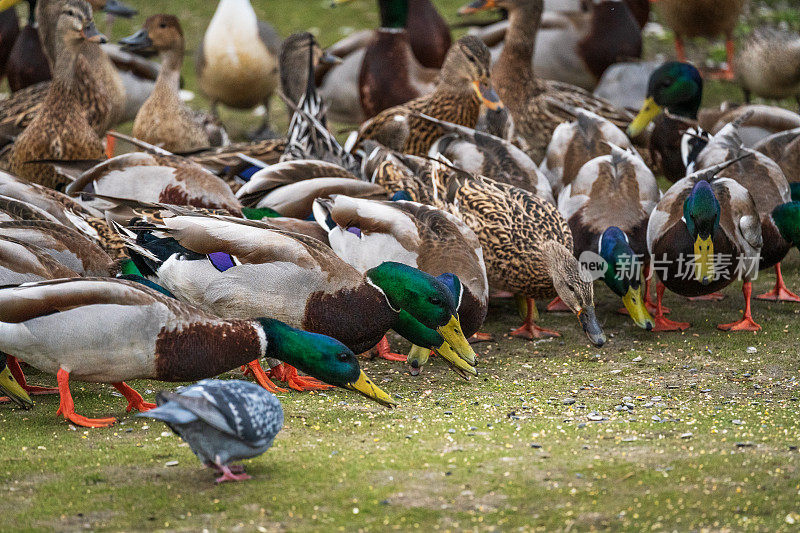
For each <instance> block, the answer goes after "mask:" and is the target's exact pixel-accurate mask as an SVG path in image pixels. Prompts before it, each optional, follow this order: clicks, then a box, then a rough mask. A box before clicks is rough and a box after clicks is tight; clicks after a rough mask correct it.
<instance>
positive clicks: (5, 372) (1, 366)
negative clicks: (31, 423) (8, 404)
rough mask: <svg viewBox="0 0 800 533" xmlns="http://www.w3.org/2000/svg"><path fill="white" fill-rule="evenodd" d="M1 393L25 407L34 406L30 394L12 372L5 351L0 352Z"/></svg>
mask: <svg viewBox="0 0 800 533" xmlns="http://www.w3.org/2000/svg"><path fill="white" fill-rule="evenodd" d="M0 393H2V394H3V395H4V396H5V397H6V398H8V399H9V400H11V401H12V402H14V403H15V404H17V405H18V406H19V407H22V408H23V409H30V408H31V407H33V400H31V397H30V395H29V394H28V393H27V391H26V390H25V389H23V388H22V386H21V385H20V384H19V383H18V382H17V380H16V379H14V376H13V374H11V371H10V370H9V367H8V364H7V362H6V354H4V353H3V352H0Z"/></svg>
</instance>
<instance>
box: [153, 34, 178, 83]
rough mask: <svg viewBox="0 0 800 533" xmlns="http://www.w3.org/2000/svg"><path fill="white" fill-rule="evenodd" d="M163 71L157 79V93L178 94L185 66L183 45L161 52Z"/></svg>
mask: <svg viewBox="0 0 800 533" xmlns="http://www.w3.org/2000/svg"><path fill="white" fill-rule="evenodd" d="M160 55H161V70H160V71H159V73H158V78H157V79H156V86H155V89H154V92H155V91H159V92H162V91H168V92H170V93H175V94H177V93H178V91H179V90H180V83H181V66H182V64H183V44H182V43H181V44H180V45H179V46H176V47H175V48H172V49H169V50H164V51H162V52H161V54H160Z"/></svg>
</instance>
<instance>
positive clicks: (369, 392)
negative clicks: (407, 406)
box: [347, 370, 397, 407]
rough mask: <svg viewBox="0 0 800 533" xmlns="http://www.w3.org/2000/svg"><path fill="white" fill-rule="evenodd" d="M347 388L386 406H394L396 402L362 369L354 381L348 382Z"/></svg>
mask: <svg viewBox="0 0 800 533" xmlns="http://www.w3.org/2000/svg"><path fill="white" fill-rule="evenodd" d="M347 388H348V389H350V390H354V391H356V392H360V393H361V394H363V395H364V396H366V397H367V398H370V399H372V400H375V401H376V402H378V403H379V404H381V405H385V406H386V407H394V406H395V405H397V402H396V401H394V400H392V397H391V396H389V395H388V394H386V393H385V392H383V390H381V388H380V387H378V386H377V385H375V384H374V383H373V382H372V380H371V379H369V378H368V377H367V375H366V374H365V373H364V371H363V370H362V371H361V374H359V376H358V380H356V381H355V382H354V383H348V384H347Z"/></svg>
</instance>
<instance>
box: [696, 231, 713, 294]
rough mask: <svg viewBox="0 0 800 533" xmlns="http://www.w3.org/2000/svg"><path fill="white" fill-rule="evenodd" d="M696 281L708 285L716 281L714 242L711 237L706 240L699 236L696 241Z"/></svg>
mask: <svg viewBox="0 0 800 533" xmlns="http://www.w3.org/2000/svg"><path fill="white" fill-rule="evenodd" d="M694 268H695V270H694V276H695V280H697V281H699V282H700V283H702V284H703V285H708V284H709V283H711V281H712V280H713V279H714V242H713V241H712V240H711V235H709V236H708V237H706V238H705V239H704V238H702V237H701V236H699V235H698V236H697V238H696V239H695V241H694Z"/></svg>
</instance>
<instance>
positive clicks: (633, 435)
mask: <svg viewBox="0 0 800 533" xmlns="http://www.w3.org/2000/svg"><path fill="white" fill-rule="evenodd" d="M132 3H133V4H135V5H136V6H137V7H139V8H140V10H141V11H142V13H143V14H152V13H157V12H160V11H172V12H175V13H176V14H177V15H178V16H179V17H180V18H181V21H182V23H183V25H184V29H185V32H186V34H187V39H188V42H189V47H190V48H194V47H196V43H197V42H198V40H199V37H200V35H201V33H202V30H203V28H204V25H205V23H206V21H207V20H208V19H209V18H210V16H211V14H212V12H213V9H214V5H213V2H197V1H192V2H181V3H178V2H171V1H166V0H157V1H151V2H146V3H145V2H142V1H138V2H132ZM460 3H461V2H460V0H447V1H438V2H436V4H437V6H439V7H440V9H441V10H442V12H443V13H445V14H446V16H447V18H448V19H449V20H455V19H456V17H455V16H453V15H452V14H453V13H454V11H455V8H456V7H457V6H458V5H459V4H460ZM298 5H300V2H287V1H278V0H270V1H269V2H258V5H257V6H256V10H257V11H258V12H259V14H260V15H261V16H263V17H264V18H266V19H268V20H271V21H272V22H273V23H274V24H275V25H276V27H278V28H279V30H280V31H281V33H282V34H283V35H287V34H288V33H290V32H291V31H295V30H300V29H307V28H310V27H316V28H317V31H318V33H319V37H320V41H321V42H322V43H323V44H330V43H332V42H333V41H335V40H336V39H338V38H339V37H340V36H341V35H342V34H343V33H345V31H346V28H348V27H369V26H374V25H375V23H376V22H377V17H376V16H375V13H374V2H373V1H372V0H359V1H358V2H355V3H353V4H352V5H351V6H345V7H341V8H337V9H336V10H329V9H328V7H327V1H324V0H320V1H312V2H307V3H306V2H303V3H302V5H303V9H299V8H298V7H295V6H298ZM176 10H177V11H176ZM141 20H142V18H141V17H140V18H138V19H137V20H134V21H132V22H125V21H120V22H118V23H117V25H115V27H114V31H113V34H112V35H113V36H114V37H115V38H116V37H121V36H124V35H126V34H128V33H130V32H132V31H133V30H134V29H135V28H136V27H137V26H138V25H139V24H140V23H141ZM100 26H101V28H102V23H101V24H100ZM668 44H669V43H666V42H665V43H655V42H649V43H648V53H651V51H656V50H658V49H659V47H664V46H668ZM665 49H667V50H668V48H665ZM693 53H697V50H693ZM184 78H185V80H186V84H187V87H188V88H190V89H193V90H194V89H195V88H196V87H195V83H194V73H193V69H192V60H191V59H187V62H186V68H185V69H184ZM709 85H710V90H709V93H708V95H707V99H706V105H714V104H716V103H717V102H719V101H721V100H723V99H726V98H728V99H739V96H738V93H737V91H736V90H735V87H734V86H733V85H730V84H720V83H710V84H709ZM193 105H198V106H202V105H204V102H203V100H202V98H198V99H197V100H195V102H193ZM276 116H277V114H276ZM225 119H226V120H228V121H229V122H231V123H232V124H244V125H254V124H255V123H256V122H257V121H258V120H257V119H255V118H252V117H250V115H249V114H247V113H233V112H231V113H226V115H225ZM243 130H244V128H243ZM799 266H800V262H799V261H798V254H797V252H796V251H793V252H792V254H791V256H790V260H788V261H787V263H786V264H785V269H784V271H785V273H786V276H787V283H788V284H789V286H790V288H794V289H800V275H798V267H799ZM773 279H774V278H773V276H772V274H771V273H762V276H761V277H760V278H759V280H758V281H757V282H756V284H755V291H754V293H760V292H763V291H765V290H766V289H768V288H769V287H770V286H771V284H772V282H773ZM725 293H726V294H727V295H728V298H727V299H726V300H725V301H723V302H721V303H691V302H688V301H686V300H685V299H683V298H681V297H678V296H675V295H672V294H668V296H667V300H666V303H667V305H669V306H670V307H671V308H672V310H673V314H672V315H671V316H672V317H673V318H674V319H680V320H688V321H690V322H692V324H693V327H692V328H691V329H690V330H689V331H687V332H685V333H682V334H681V333H671V334H670V333H661V334H651V333H647V332H645V331H642V330H638V329H636V328H635V327H634V326H633V325H632V324H631V323H630V322H629V321H628V320H627V319H626V318H625V317H623V316H620V315H617V314H616V313H615V310H616V309H617V308H618V307H619V306H620V302H619V299H618V298H616V297H614V296H613V295H612V294H611V293H610V292H609V291H608V290H607V289H605V287H602V286H600V285H596V300H597V302H598V316H600V317H601V321H603V323H604V327H605V330H606V332H607V333H608V334H609V336H610V340H609V343H608V344H607V345H606V346H605V347H603V348H602V349H597V348H593V347H590V346H589V345H588V344H587V341H586V338H585V337H584V336H583V334H582V333H581V332H580V331H579V327H578V324H577V321H576V320H575V318H574V317H572V316H568V315H547V314H544V315H543V316H542V319H541V323H542V325H543V326H545V327H549V328H554V329H558V330H559V331H561V332H562V334H563V337H562V338H561V339H557V340H553V341H541V342H534V343H531V342H526V341H522V340H518V339H511V338H509V337H508V336H507V335H506V334H507V332H508V331H509V330H510V329H511V328H512V327H515V326H517V325H518V322H519V318H518V317H517V316H516V312H515V310H514V309H513V306H512V305H511V303H510V302H508V301H498V302H495V303H494V304H493V307H492V308H491V310H490V317H489V320H488V321H487V324H486V327H485V330H486V331H489V332H492V333H494V334H495V335H496V338H497V341H496V342H492V343H489V344H483V345H479V346H478V348H479V359H480V365H479V371H480V376H479V377H478V378H476V379H473V380H471V381H470V382H465V381H462V380H460V379H459V378H457V377H456V376H455V374H453V373H452V372H450V371H448V370H447V368H446V367H445V366H444V365H443V364H442V363H441V361H438V360H433V361H432V363H431V365H430V366H429V367H426V368H425V370H424V371H423V373H422V374H421V375H420V376H419V377H416V378H414V377H411V376H409V375H408V373H407V372H406V370H405V368H404V366H403V365H401V364H398V363H388V362H385V361H366V360H365V361H364V362H363V367H364V368H365V370H366V372H367V373H368V374H369V375H370V376H371V377H373V378H374V379H375V380H376V382H377V383H379V384H380V386H381V387H383V388H384V389H385V390H386V391H388V392H390V393H393V394H396V395H397V396H398V399H399V401H400V407H399V408H398V409H395V410H387V409H383V408H380V407H378V406H377V405H374V404H372V403H370V402H368V401H367V400H365V399H362V398H361V397H360V396H357V395H355V394H353V393H350V392H346V391H340V390H337V391H331V392H326V393H324V394H312V393H302V394H300V393H285V394H281V395H280V399H281V402H282V403H283V406H284V410H285V413H286V426H285V428H284V430H283V431H282V432H281V433H280V434H279V436H278V438H277V439H276V441H275V445H274V447H273V448H272V449H271V450H270V451H269V452H268V453H266V454H265V455H263V456H261V457H259V458H256V459H253V460H251V461H247V463H246V466H247V469H248V472H249V473H250V474H251V475H253V476H254V479H253V480H251V481H248V482H246V483H238V484H232V485H222V486H214V485H213V478H214V475H213V474H212V472H210V471H208V470H206V469H204V468H202V466H201V465H200V463H199V461H198V460H197V459H196V458H195V457H194V456H193V455H192V454H191V452H190V450H189V449H188V447H186V445H185V444H182V443H181V441H180V440H179V439H177V438H176V437H174V436H172V435H171V433H168V430H167V428H166V427H165V426H164V425H163V424H161V423H158V422H154V421H150V420H146V419H140V418H135V417H133V416H131V415H128V414H126V413H125V412H124V407H125V404H126V402H125V401H124V400H123V399H122V398H119V397H116V396H113V395H112V393H113V389H112V388H111V387H109V386H104V385H94V384H84V383H79V382H76V383H74V384H73V395H74V398H75V402H76V405H77V409H78V412H79V413H81V414H84V415H87V416H109V415H114V416H117V417H119V423H118V424H117V425H115V426H114V427H113V428H109V429H99V430H86V429H82V428H72V427H70V426H69V424H67V423H66V422H64V420H63V419H61V418H59V417H56V416H55V410H56V408H57V405H58V401H57V398H55V397H52V396H51V397H39V398H37V404H36V406H35V408H34V409H33V410H32V411H28V412H25V411H20V410H18V409H15V408H12V407H10V406H8V405H0V428H2V431H0V516H2V522H0V530H6V529H8V530H10V529H23V530H51V529H57V530H77V529H84V528H89V529H95V530H103V529H115V530H150V529H163V530H189V531H197V530H201V529H204V528H206V529H209V530H221V529H233V528H241V529H244V530H247V531H251V530H254V529H259V530H270V531H271V530H294V531H305V530H309V529H315V530H324V531H331V530H336V529H340V530H346V531H355V530H385V529H390V528H394V529H402V530H411V529H419V530H420V531H429V530H431V529H442V530H459V529H478V530H491V529H499V530H513V529H516V528H522V529H524V530H543V531H545V530H546V531H553V530H562V531H568V530H578V531H584V530H594V529H613V530H621V529H623V530H631V531H641V530H644V529H652V530H656V531H658V530H680V531H684V530H700V529H707V530H714V531H722V530H749V531H780V530H787V531H789V530H795V529H796V527H797V524H798V523H800V504H798V501H800V498H799V497H798V495H799V493H800V454H799V452H798V451H797V446H798V445H800V411H798V398H800V390H798V383H800V362H798V357H797V353H798V352H797V346H798V344H799V343H800V329H799V328H798V324H800V316H798V315H800V306H795V305H791V304H770V303H765V302H756V303H754V313H755V317H756V320H757V321H758V322H759V323H761V325H762V326H763V327H764V330H763V332H761V333H758V334H748V333H739V334H729V333H723V332H720V331H718V330H716V329H715V327H714V326H715V324H716V323H717V322H730V321H733V320H734V319H736V317H737V316H739V314H740V309H741V303H742V301H741V293H740V287H739V285H738V284H734V285H732V286H731V287H729V288H728V289H727V290H726V291H725ZM395 340H396V339H395ZM751 346H752V347H754V348H755V349H756V353H748V347H751ZM396 348H397V349H407V348H408V345H407V344H406V343H404V342H400V341H397V342H396ZM639 357H641V360H636V359H637V358H639ZM232 375H233V376H239V374H238V373H236V372H234V373H232ZM30 377H31V379H32V381H33V382H34V383H44V384H50V385H54V384H55V382H54V379H53V377H52V376H49V375H43V374H39V373H37V372H35V371H33V372H31V373H30ZM131 385H133V386H134V387H135V388H137V389H138V390H139V391H141V392H143V393H145V396H146V398H147V399H150V400H152V398H153V396H154V391H156V390H159V389H160V388H163V387H165V385H164V384H162V383H157V382H146V381H140V382H133V383H131ZM656 396H658V397H661V400H654V397H656ZM567 397H572V398H574V399H575V400H576V402H575V403H574V404H573V405H564V404H563V400H564V399H565V398H567ZM625 397H630V398H631V399H630V400H627V401H629V402H630V403H632V404H633V405H634V408H633V410H632V411H630V412H618V411H616V410H615V406H616V405H619V404H620V403H621V402H623V401H625V400H624V398H625ZM649 402H652V405H651V406H649V407H648V406H647V405H649ZM593 412H596V413H600V414H601V415H602V416H603V417H605V418H606V419H607V420H603V421H590V420H589V419H588V415H589V413H593ZM655 417H657V418H655ZM737 443H738V444H739V445H737ZM741 444H744V446H742V445H741ZM172 461H177V462H178V464H177V465H176V466H166V465H167V463H170V462H172ZM791 522H794V524H792V523H791Z"/></svg>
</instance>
